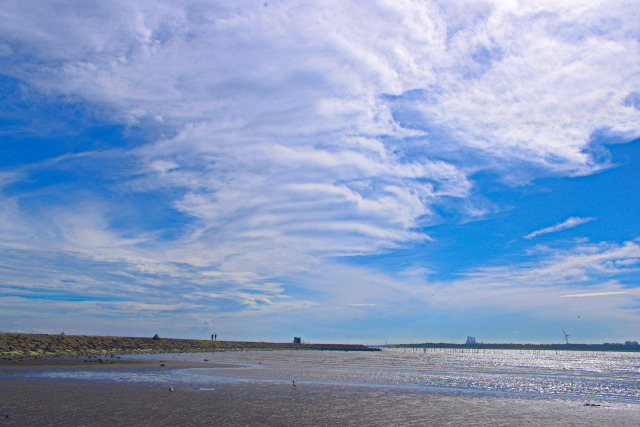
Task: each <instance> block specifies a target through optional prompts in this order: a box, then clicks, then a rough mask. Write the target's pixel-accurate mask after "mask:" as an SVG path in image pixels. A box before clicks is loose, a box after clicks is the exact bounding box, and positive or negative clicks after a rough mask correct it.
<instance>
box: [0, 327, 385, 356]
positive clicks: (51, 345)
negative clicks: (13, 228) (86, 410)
mask: <svg viewBox="0 0 640 427" xmlns="http://www.w3.org/2000/svg"><path fill="white" fill-rule="evenodd" d="M251 350H348V351H372V350H376V349H372V348H370V347H366V346H364V345H361V344H293V343H271V342H247V341H209V340H193V339H178V338H161V339H157V340H156V339H153V338H141V337H108V336H105V337H103V336H93V335H46V334H21V333H0V357H55V356H98V355H107V354H143V353H193V352H211V351H251Z"/></svg>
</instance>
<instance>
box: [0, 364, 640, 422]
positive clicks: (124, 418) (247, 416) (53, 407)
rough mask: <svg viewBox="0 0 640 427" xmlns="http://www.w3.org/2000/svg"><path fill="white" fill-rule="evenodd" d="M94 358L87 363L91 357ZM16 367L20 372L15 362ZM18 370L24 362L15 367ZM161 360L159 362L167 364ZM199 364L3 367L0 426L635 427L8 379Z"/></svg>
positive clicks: (334, 398) (530, 405) (525, 414)
mask: <svg viewBox="0 0 640 427" xmlns="http://www.w3.org/2000/svg"><path fill="white" fill-rule="evenodd" d="M92 360H94V359H92ZM18 363H20V364H21V365H20V366H19V367H16V364H18ZM22 364H24V365H22ZM169 364H170V362H167V363H166V364H165V365H169ZM191 365H194V366H199V367H203V366H205V365H207V364H206V363H186V364H185V363H183V362H174V363H173V364H172V366H165V367H160V366H159V362H158V361H149V360H145V361H137V360H130V359H127V360H124V359H123V360H120V359H116V360H115V361H114V363H113V364H109V365H106V364H105V363H104V362H103V363H102V364H100V363H99V362H84V361H83V360H81V359H71V360H54V361H46V360H45V361H43V360H40V361H23V362H12V361H11V362H10V361H3V363H2V364H1V365H0V376H1V377H2V378H1V380H2V387H0V425H3V426H5V425H6V426H13V425H15V426H24V425H32V426H38V425H56V426H77V425H87V426H88V425H94V426H103V425H104V426H106V425H110V426H113V425H154V426H156V425H157V426H164V425H166V426H169V425H171V426H175V425H203V426H204V425H297V426H299V425H401V426H404V425H494V426H495V425H505V426H506V425H511V426H512V425H528V426H532V425H536V426H543V425H544V426H548V425H562V426H584V425H589V426H600V425H601V426H610V425H616V426H637V425H638V422H639V421H640V418H639V415H640V412H639V410H638V408H637V407H636V406H637V405H631V406H627V405H611V406H597V407H596V406H585V405H584V402H581V401H554V400H526V399H513V398H500V397H486V396H479V395H464V394H463V395H460V394H442V393H434V392H428V391H424V390H416V389H407V388H393V387H363V386H340V385H322V384H309V383H304V384H300V383H299V384H298V386H297V387H293V386H292V385H291V384H285V383H269V382H227V383H219V384H216V385H215V386H214V387H206V388H204V389H203V388H201V387H199V386H198V385H197V384H177V385H175V390H174V392H169V390H168V387H167V386H166V385H165V384H154V383H142V382H140V383H139V382H128V383H127V382H116V381H103V380H81V379H74V380H70V379H57V378H41V377H28V376H15V374H16V373H17V372H18V371H22V370H25V369H26V370H27V371H33V370H38V369H57V370H64V369H69V370H72V369H77V368H78V367H82V368H83V369H84V368H86V367H88V366H91V367H92V368H91V369H105V367H106V366H109V367H108V368H107V369H116V370H118V369H122V370H126V369H130V368H134V367H136V368H140V367H143V368H145V369H147V368H148V369H172V368H178V367H191Z"/></svg>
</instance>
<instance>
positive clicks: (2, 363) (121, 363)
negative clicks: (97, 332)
mask: <svg viewBox="0 0 640 427" xmlns="http://www.w3.org/2000/svg"><path fill="white" fill-rule="evenodd" d="M161 365H164V368H207V367H211V368H214V367H217V368H221V367H227V366H235V365H229V364H221V363H215V362H204V361H202V362H183V361H179V360H166V361H165V360H148V359H118V358H115V357H114V358H111V357H109V356H105V357H101V358H86V357H81V358H55V359H53V358H52V359H46V358H41V359H0V372H1V371H2V370H7V371H16V370H26V369H28V370H32V369H66V368H69V369H73V368H81V369H116V368H117V369H120V368H123V369H126V368H136V369H138V368H162V367H163V366H161Z"/></svg>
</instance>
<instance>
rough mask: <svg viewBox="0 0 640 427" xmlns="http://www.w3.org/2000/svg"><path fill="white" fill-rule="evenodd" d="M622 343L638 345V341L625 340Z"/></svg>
mask: <svg viewBox="0 0 640 427" xmlns="http://www.w3.org/2000/svg"><path fill="white" fill-rule="evenodd" d="M624 345H638V341H625V342H624Z"/></svg>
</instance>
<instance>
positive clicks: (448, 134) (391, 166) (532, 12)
mask: <svg viewBox="0 0 640 427" xmlns="http://www.w3.org/2000/svg"><path fill="white" fill-rule="evenodd" d="M636 9H637V8H636V7H635V5H633V4H628V3H624V2H623V3H616V4H604V3H602V2H597V1H592V2H583V3H581V6H580V7H579V8H577V7H573V6H571V5H563V4H555V3H549V4H546V5H540V4H536V5H533V4H532V5H529V4H525V5H519V6H518V7H514V6H511V5H509V4H506V3H505V2H500V1H496V2H470V3H466V4H464V5H462V4H456V3H452V2H448V1H446V2H439V1H425V2H414V1H409V0H407V1H404V0H401V1H383V0H380V1H375V2H372V3H370V4H367V5H366V6H363V5H362V4H361V3H358V2H350V1H344V2H339V3H336V2H332V1H320V2H314V3H313V4H309V3H308V2H297V1H290V2H282V3H278V2H270V3H269V4H268V5H267V4H266V3H264V2H262V1H257V2H242V3H237V2H236V3H230V2H218V1H197V2H190V1H186V2H183V3H180V4H176V3H175V2H171V1H147V0H138V1H121V0H113V1H109V2H97V3H95V4H92V5H91V6H88V5H87V4H85V3H83V2H81V1H69V2H65V3H64V4H62V5H59V4H56V5H53V4H49V3H42V2H35V1H20V2H18V1H8V2H4V3H3V4H2V5H1V6H0V17H1V18H2V19H0V40H2V42H0V73H3V74H4V75H5V76H9V77H10V78H12V79H15V81H16V83H15V86H16V88H15V94H14V96H15V98H16V99H18V98H20V99H24V98H25V97H26V95H25V94H27V91H26V90H23V91H22V92H21V89H20V88H21V87H22V88H29V91H31V92H34V93H38V94H39V95H40V96H33V97H26V98H28V99H29V100H30V101H31V102H32V103H35V104H38V106H40V107H42V109H45V110H46V109H48V108H53V106H55V105H59V104H60V105H69V104H73V103H74V102H75V101H76V100H81V102H82V103H85V104H87V105H89V106H91V108H90V111H91V113H89V114H87V115H88V116H90V117H89V118H88V119H87V120H88V121H91V120H93V119H95V117H93V114H95V115H96V116H98V117H99V118H100V120H102V122H101V123H100V124H101V126H102V125H104V122H107V123H109V124H112V125H116V126H121V127H122V128H124V129H125V130H124V131H122V133H123V134H126V133H127V132H130V133H135V132H139V133H140V134H141V136H140V137H139V138H138V139H137V140H136V141H135V143H132V144H131V145H126V144H125V145H122V143H121V141H120V140H121V139H122V138H121V136H122V135H118V136H117V137H115V138H111V139H110V138H107V137H105V138H102V136H100V137H96V138H95V139H97V140H100V141H99V142H98V143H96V145H97V147H94V146H91V147H88V148H86V149H84V147H81V148H83V149H82V150H81V149H79V148H78V150H76V151H74V152H73V154H62V155H60V153H59V152H56V153H55V155H53V154H52V155H51V156H49V157H48V158H47V156H46V155H44V154H43V157H44V160H43V158H40V157H39V158H37V159H36V158H25V159H21V162H17V163H16V165H15V166H13V167H8V169H10V170H9V171H7V172H4V171H3V172H2V173H0V184H1V185H3V186H4V187H3V190H6V191H4V192H3V193H2V194H0V203H2V205H3V208H4V209H3V210H2V212H0V218H1V219H2V221H0V223H1V224H0V243H1V244H2V246H0V248H2V249H3V250H4V251H5V252H4V256H5V258H4V259H5V260H8V259H10V260H11V262H8V261H5V262H4V263H2V264H1V266H0V267H1V268H2V274H3V276H2V277H3V280H5V282H6V283H14V284H22V285H24V286H36V285H42V284H43V283H44V284H46V285H47V286H50V287H64V286H67V287H68V286H71V285H69V284H68V283H67V282H62V280H67V279H69V278H71V279H73V280H75V281H77V283H79V285H77V286H81V287H83V288H82V290H83V292H86V293H87V294H90V295H95V296H96V301H99V299H100V295H103V294H104V293H105V292H106V293H111V292H114V293H118V292H119V293H121V294H125V295H127V298H129V299H130V301H129V302H130V303H131V305H126V304H121V305H118V313H119V314H120V315H121V314H122V311H123V310H126V309H127V307H130V308H131V312H132V313H134V311H135V310H134V309H135V308H136V307H148V309H147V310H145V312H147V311H153V307H160V306H161V305H163V304H167V306H171V307H177V308H176V310H177V309H178V308H180V307H185V306H184V305H181V304H183V303H185V304H186V302H188V303H189V304H192V303H195V304H198V302H197V301H198V300H199V299H202V300H203V301H205V302H206V304H205V303H202V304H201V305H198V307H195V308H194V307H191V306H190V307H189V309H190V310H191V311H192V312H194V313H198V315H193V317H189V319H190V320H189V321H190V322H194V323H193V324H192V325H191V326H192V327H194V328H195V327H200V326H194V325H197V322H198V317H200V318H207V319H213V318H219V317H220V316H224V315H228V316H232V315H235V316H236V317H239V316H252V315H257V316H262V315H265V314H269V315H271V314H272V313H276V312H277V311H278V310H287V311H289V312H297V310H298V309H300V308H301V307H306V308H309V310H310V312H312V313H313V315H314V316H318V317H322V316H325V314H326V312H322V310H323V308H322V307H325V306H333V307H344V306H345V305H348V304H350V303H351V302H352V301H356V303H353V304H365V303H362V302H358V301H370V300H369V299H368V298H367V299H366V300H361V299H359V298H357V297H359V295H358V294H359V293H361V292H363V291H362V289H361V288H360V287H361V286H362V287H364V289H365V290H366V293H367V297H369V296H371V298H372V299H371V301H372V302H371V303H369V302H367V303H366V304H375V306H373V305H371V306H370V307H372V308H373V307H375V308H376V309H378V308H380V307H383V306H384V304H383V302H384V301H385V300H386V301H394V302H395V303H397V304H399V305H398V307H401V304H404V303H405V302H406V299H404V298H403V296H407V295H410V296H414V295H415V292H416V289H431V288H429V287H428V286H427V285H429V283H428V282H425V281H424V280H419V279H417V278H415V277H412V278H411V280H409V281H408V282H405V281H403V279H404V277H400V276H396V275H394V274H390V273H388V272H385V271H377V270H376V269H375V268H365V267H362V266H357V265H356V264H357V262H354V264H353V265H352V264H349V260H354V259H358V257H363V256H371V255H379V254H383V253H386V252H389V251H393V250H396V249H406V248H410V247H413V246H419V245H423V244H427V243H428V242H433V241H434V239H432V237H431V231H430V229H429V228H428V227H429V226H430V225H434V224H443V223H446V222H447V214H450V213H451V212H452V211H453V214H455V216H456V218H462V221H468V220H481V219H482V218H483V217H484V216H485V215H486V213H487V212H488V211H490V210H491V208H490V206H492V204H491V202H489V201H488V200H487V197H486V196H485V195H484V194H482V189H481V188H479V187H478V185H477V183H476V181H475V177H476V176H477V175H476V174H479V173H488V174H490V175H492V176H495V177H496V178H495V179H496V180H497V181H500V182H502V183H507V184H508V185H511V186H517V185H520V184H522V183H526V182H530V181H531V179H532V178H535V177H539V176H575V175H584V174H590V173H593V172H595V171H599V170H602V169H604V168H607V167H609V166H610V164H609V159H608V157H607V155H606V154H607V151H606V149H605V148H603V147H599V146H595V142H594V140H593V138H592V135H593V134H594V132H598V131H602V129H607V130H608V132H610V133H611V134H616V135H619V136H620V138H621V139H622V140H624V141H627V140H630V139H632V138H634V137H637V136H638V135H640V133H639V130H638V126H637V123H638V122H639V120H640V110H638V108H637V105H636V104H637V102H635V101H634V100H635V99H636V98H637V96H636V95H634V94H637V93H638V91H639V90H640V87H638V85H637V81H638V79H637V73H638V70H640V57H639V56H638V55H637V40H638V31H637V22H638V16H637V13H638V12H637V10H636ZM8 104H9V105H17V104H13V103H8ZM35 110H37V108H34V109H33V111H35ZM30 111H31V110H30ZM33 111H31V112H30V113H29V114H32V112H33ZM97 112H99V114H98V113H97ZM12 114H13V113H12ZM26 122H29V121H28V120H27V121H26ZM34 123H35V124H34V125H33V127H34V128H35V127H38V126H37V124H38V122H37V121H36V122H34ZM25 126H28V125H25ZM53 133H55V132H52V134H53ZM116 140H117V141H118V142H117V143H116V142H114V141H116ZM58 144H59V147H57V148H58V149H59V151H60V150H62V151H63V153H65V152H64V150H69V144H71V143H69V142H67V141H64V142H58ZM119 144H120V145H119ZM18 145H19V144H16V146H18ZM74 148H76V147H74ZM18 163H19V164H20V165H21V166H18ZM51 176H55V178H51ZM16 177H19V179H17V178H16ZM54 179H55V181H54ZM496 209H498V208H496ZM591 220H593V218H580V217H572V218H569V219H568V220H566V221H564V222H562V223H560V224H557V225H555V226H552V227H547V228H545V229H542V230H538V231H535V232H533V233H530V234H529V235H527V236H526V237H527V239H532V238H534V237H536V236H539V235H542V234H546V233H552V232H555V231H560V230H564V229H568V228H571V227H575V226H578V225H580V224H584V223H586V222H588V221H591ZM593 251H594V253H593V254H591V255H588V254H582V255H581V257H572V256H570V255H569V254H562V256H561V255H560V254H558V255H557V256H558V259H557V260H556V261H557V263H549V264H548V265H547V264H544V263H542V264H540V265H537V268H532V269H531V270H527V269H525V268H522V269H521V270H519V271H518V272H515V273H514V272H511V273H513V274H512V275H510V276H509V277H513V276H514V275H515V276H518V275H521V276H523V277H524V276H527V277H529V278H532V277H533V278H536V280H539V281H544V280H543V279H541V278H542V277H561V278H564V279H563V280H565V281H569V280H571V279H570V278H568V277H569V276H566V274H567V273H562V271H565V272H571V274H572V276H571V277H580V276H581V275H582V274H585V273H584V272H585V270H584V269H583V268H582V267H583V265H582V264H581V260H583V259H586V258H588V257H589V256H590V257H591V260H592V261H594V260H595V261H597V260H598V259H599V258H598V256H602V254H601V253H600V252H599V251H598V250H596V249H593ZM605 252H606V251H605ZM563 257H564V258H563ZM561 258H562V259H561ZM578 258H579V259H578ZM33 260H39V265H40V266H41V268H40V267H39V268H35V269H34V268H32V266H33V262H34V261H33ZM337 260H340V261H337ZM634 260H635V258H633V257H631V258H627V259H626V260H625V259H623V258H620V259H617V260H615V261H611V262H614V263H617V264H615V265H614V266H620V265H622V263H625V262H629V263H633V262H635V261H634ZM424 262H428V260H427V261H424ZM563 263H564V264H563ZM63 265H64V266H65V267H64V268H63V267H61V266H63ZM559 265H563V266H564V267H563V268H565V269H564V270H562V269H560V268H559V267H558V269H556V267H557V266H559ZM594 265H597V266H600V268H601V270H602V271H609V272H612V271H617V270H615V269H613V268H610V265H609V264H607V263H606V262H603V263H599V262H595V264H594ZM412 268H413V266H409V267H407V269H409V270H410V269H412ZM479 271H480V270H478V271H476V273H477V274H480V273H479ZM484 273H486V274H487V275H486V276H483V277H487V281H486V282H483V281H479V282H477V283H481V284H482V286H485V288H486V289H488V291H487V292H488V293H487V294H488V295H489V294H491V289H493V288H492V287H491V283H488V282H491V281H494V280H495V281H499V279H500V278H501V274H502V273H500V272H498V271H493V272H491V274H493V276H491V277H492V278H491V279H488V277H490V275H489V272H488V270H486V271H485V270H482V274H484ZM505 274H506V273H505ZM562 274H565V276H562ZM361 278H366V282H365V283H364V284H361V282H360V281H359V279H361ZM505 280H506V279H505ZM63 283H64V284H63ZM457 285H458V283H457V282H452V283H443V284H442V287H443V288H444V287H447V286H449V287H451V289H452V290H453V289H457ZM479 286H480V285H479ZM478 289H480V287H478ZM513 294H514V298H517V297H518V291H517V290H514V291H513ZM149 295H152V297H149ZM520 295H523V294H520ZM194 301H195V302H194ZM421 301H423V300H421ZM78 304H79V305H81V306H84V307H87V312H90V311H91V310H92V309H95V310H98V308H96V307H99V310H100V313H102V314H104V313H108V312H109V309H110V308H109V307H111V309H112V310H115V308H113V307H115V305H111V306H109V305H104V304H103V305H100V303H99V302H79V303H78ZM90 304H94V305H93V306H90ZM144 304H147V305H144ZM207 304H210V305H209V306H207ZM208 308H211V310H212V311H215V314H211V313H208V314H207V309H208ZM23 309H24V311H25V312H28V311H29V308H28V305H26V304H25V305H24V306H23ZM300 311H303V310H302V309H300ZM351 311H355V310H351ZM132 316H133V314H132ZM132 318H133V317H132ZM236 324H239V323H236ZM238 330H241V328H238Z"/></svg>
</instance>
